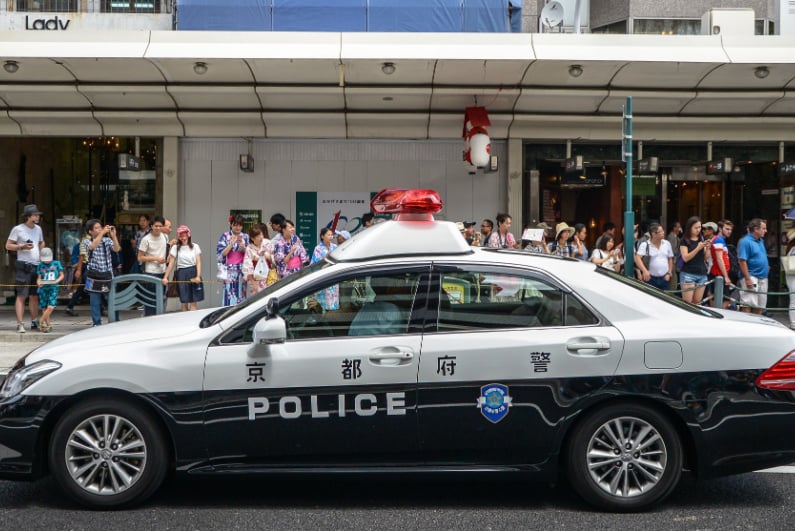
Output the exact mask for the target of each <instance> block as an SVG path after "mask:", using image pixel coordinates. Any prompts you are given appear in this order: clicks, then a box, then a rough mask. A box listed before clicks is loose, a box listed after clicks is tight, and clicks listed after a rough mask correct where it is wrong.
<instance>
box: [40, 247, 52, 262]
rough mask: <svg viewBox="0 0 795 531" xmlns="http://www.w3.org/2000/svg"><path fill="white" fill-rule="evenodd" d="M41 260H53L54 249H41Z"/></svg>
mask: <svg viewBox="0 0 795 531" xmlns="http://www.w3.org/2000/svg"><path fill="white" fill-rule="evenodd" d="M41 261H42V262H45V263H48V262H52V249H50V248H49V247H45V248H44V249H42V250H41Z"/></svg>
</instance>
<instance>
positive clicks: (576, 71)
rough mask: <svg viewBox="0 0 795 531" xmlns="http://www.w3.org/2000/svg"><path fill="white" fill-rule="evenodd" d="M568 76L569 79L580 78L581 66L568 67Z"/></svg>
mask: <svg viewBox="0 0 795 531" xmlns="http://www.w3.org/2000/svg"><path fill="white" fill-rule="evenodd" d="M569 75H570V76H571V77H580V76H581V75H582V66H580V65H571V66H570V67H569Z"/></svg>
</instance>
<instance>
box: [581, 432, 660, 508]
mask: <svg viewBox="0 0 795 531" xmlns="http://www.w3.org/2000/svg"><path fill="white" fill-rule="evenodd" d="M586 461H587V466H588V473H589V474H590V476H591V479H592V480H593V481H594V482H595V483H596V484H597V486H598V487H599V488H600V489H601V490H603V491H604V492H606V493H607V494H610V495H611V496H616V497H619V498H632V497H635V496H640V495H641V494H644V493H646V492H649V491H650V490H651V489H653V488H654V487H655V486H656V485H657V484H658V483H659V482H660V480H661V479H662V476H663V474H664V473H665V468H666V465H667V463H668V452H667V450H666V447H665V441H664V440H663V437H662V435H660V433H659V432H658V431H657V430H656V429H655V428H654V426H652V425H651V424H649V423H648V422H646V421H645V420H642V419H639V418H637V417H618V418H614V419H611V420H609V421H607V422H605V423H604V424H602V425H601V426H600V427H599V429H598V430H596V432H595V433H594V435H593V436H592V437H591V440H590V441H589V442H588V450H587V453H586Z"/></svg>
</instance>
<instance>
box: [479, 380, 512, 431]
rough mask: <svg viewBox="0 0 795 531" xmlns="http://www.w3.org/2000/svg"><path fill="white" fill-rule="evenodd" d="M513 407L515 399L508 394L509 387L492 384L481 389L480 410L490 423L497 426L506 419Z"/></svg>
mask: <svg viewBox="0 0 795 531" xmlns="http://www.w3.org/2000/svg"><path fill="white" fill-rule="evenodd" d="M511 407H513V399H512V398H511V395H509V394H508V386H507V385H502V384H498V383H492V384H488V385H484V386H483V387H481V388H480V396H479V397H478V408H479V409H480V412H481V413H482V414H483V416H484V417H486V419H488V421H489V422H491V423H493V424H497V423H498V422H499V421H501V420H502V419H504V418H505V416H506V415H507V414H508V411H509V409H510V408H511Z"/></svg>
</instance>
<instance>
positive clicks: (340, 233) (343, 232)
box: [334, 230, 351, 240]
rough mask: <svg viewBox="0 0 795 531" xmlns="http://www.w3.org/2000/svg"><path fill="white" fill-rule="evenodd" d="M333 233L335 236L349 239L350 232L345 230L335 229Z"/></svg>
mask: <svg viewBox="0 0 795 531" xmlns="http://www.w3.org/2000/svg"><path fill="white" fill-rule="evenodd" d="M334 234H336V235H337V236H342V237H343V238H345V239H346V240H350V239H351V233H350V232H348V231H347V230H335V231H334Z"/></svg>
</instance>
